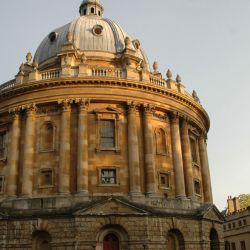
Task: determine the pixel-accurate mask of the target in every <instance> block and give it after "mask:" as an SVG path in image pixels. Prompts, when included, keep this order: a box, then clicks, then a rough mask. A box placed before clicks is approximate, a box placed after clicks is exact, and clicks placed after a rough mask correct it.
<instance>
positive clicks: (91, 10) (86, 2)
mask: <svg viewBox="0 0 250 250" xmlns="http://www.w3.org/2000/svg"><path fill="white" fill-rule="evenodd" d="M79 12H80V15H81V16H87V15H88V16H89V15H93V16H100V17H101V16H102V14H103V6H102V4H101V2H100V0H83V2H82V4H81V6H80V10H79Z"/></svg>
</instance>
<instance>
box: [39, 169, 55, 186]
mask: <svg viewBox="0 0 250 250" xmlns="http://www.w3.org/2000/svg"><path fill="white" fill-rule="evenodd" d="M41 175H42V176H41V186H51V185H52V184H53V179H52V170H43V171H42V173H41Z"/></svg>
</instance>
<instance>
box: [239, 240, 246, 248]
mask: <svg viewBox="0 0 250 250" xmlns="http://www.w3.org/2000/svg"><path fill="white" fill-rule="evenodd" d="M240 247H241V250H246V243H245V241H241V242H240Z"/></svg>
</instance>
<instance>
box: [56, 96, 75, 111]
mask: <svg viewBox="0 0 250 250" xmlns="http://www.w3.org/2000/svg"><path fill="white" fill-rule="evenodd" d="M57 103H58V104H59V105H61V107H62V111H63V112H66V111H70V109H71V104H72V103H73V101H72V100H71V99H60V100H58V101H57Z"/></svg>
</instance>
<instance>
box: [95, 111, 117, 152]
mask: <svg viewBox="0 0 250 250" xmlns="http://www.w3.org/2000/svg"><path fill="white" fill-rule="evenodd" d="M95 113H96V152H101V151H115V152H117V153H119V152H120V151H121V150H120V147H119V140H118V138H119V131H120V124H119V121H120V114H119V113H118V111H116V110H115V109H113V108H111V107H110V108H109V107H108V108H106V109H101V110H97V111H95ZM101 120H112V121H114V129H115V131H114V147H110V148H105V147H102V145H101V133H100V132H101Z"/></svg>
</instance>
